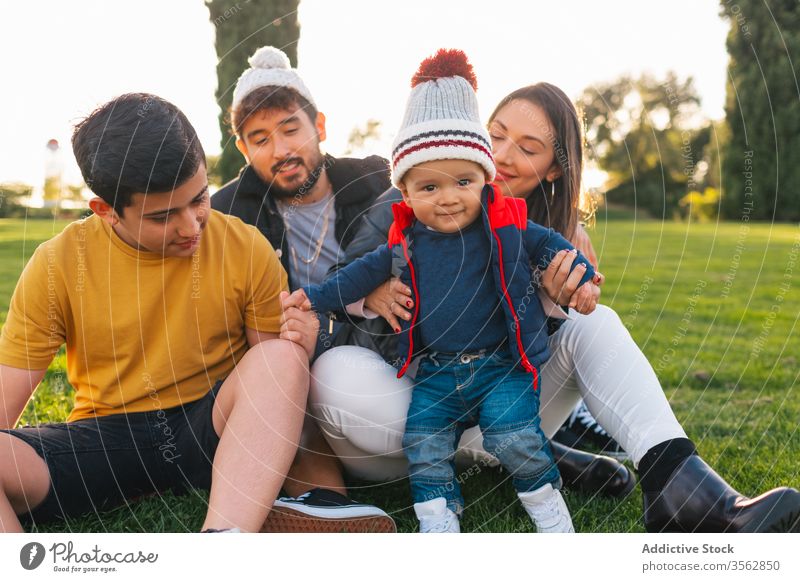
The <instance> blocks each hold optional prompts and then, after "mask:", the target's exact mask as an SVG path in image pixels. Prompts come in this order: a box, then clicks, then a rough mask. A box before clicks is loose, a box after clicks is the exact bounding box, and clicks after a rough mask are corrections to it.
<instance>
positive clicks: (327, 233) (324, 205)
mask: <svg viewBox="0 0 800 582" xmlns="http://www.w3.org/2000/svg"><path fill="white" fill-rule="evenodd" d="M277 205H278V211H279V212H280V213H281V216H283V222H284V224H285V225H286V238H287V239H288V243H289V264H290V265H291V269H290V270H291V273H290V275H291V278H290V279H291V280H290V285H291V287H292V289H293V290H294V289H296V288H298V287H300V286H302V285H319V284H320V283H322V281H323V280H324V279H325V275H326V274H327V272H328V270H329V269H330V268H331V267H332V266H333V265H334V264H336V262H337V261H339V260H340V257H339V255H340V253H341V250H342V249H341V247H340V246H339V243H338V242H337V241H336V232H335V231H336V228H335V227H336V208H335V207H334V204H333V192H328V194H327V195H326V196H325V197H324V198H323V199H322V200H319V201H318V202H314V203H312V204H297V203H293V201H289V202H285V201H283V200H279V201H278V203H277ZM320 239H322V241H321V243H322V246H321V248H319V251H317V249H318V247H319V244H320Z"/></svg>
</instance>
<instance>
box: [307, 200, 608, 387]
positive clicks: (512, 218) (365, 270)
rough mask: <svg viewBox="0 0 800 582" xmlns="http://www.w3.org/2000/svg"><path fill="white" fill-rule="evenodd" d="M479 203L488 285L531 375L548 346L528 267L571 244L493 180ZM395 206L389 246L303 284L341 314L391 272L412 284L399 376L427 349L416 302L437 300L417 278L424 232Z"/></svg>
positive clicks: (323, 308)
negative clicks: (487, 249)
mask: <svg viewBox="0 0 800 582" xmlns="http://www.w3.org/2000/svg"><path fill="white" fill-rule="evenodd" d="M482 202H483V212H482V223H483V226H484V228H483V232H484V240H486V241H487V243H488V244H489V246H490V252H489V254H490V260H491V272H492V281H493V287H494V291H495V293H496V297H497V302H499V303H500V305H502V308H503V314H504V318H503V319H504V322H505V327H506V336H507V337H508V339H509V346H510V348H511V352H512V355H513V356H514V357H515V358H516V359H517V361H518V363H519V366H520V367H521V368H522V369H524V370H527V371H529V372H532V373H533V374H534V379H536V378H537V377H538V374H537V372H536V366H540V365H541V364H542V363H544V362H545V361H546V360H547V358H548V357H549V355H550V354H549V351H548V348H547V330H546V325H545V324H546V317H545V314H544V310H543V309H542V306H541V303H540V302H539V298H538V296H537V293H536V286H535V285H534V284H533V283H532V279H531V276H532V269H535V268H542V269H543V268H545V267H546V266H547V265H548V264H549V263H550V261H551V260H552V259H553V257H554V256H555V254H556V253H557V252H558V251H560V250H562V249H572V248H573V247H572V245H571V244H570V243H569V242H568V241H567V240H566V239H565V238H564V237H562V236H561V235H560V234H558V233H556V232H555V231H554V230H552V229H548V228H544V227H543V226H540V225H538V224H535V223H534V222H532V221H529V220H527V218H526V213H527V208H526V207H525V201H524V200H519V199H514V198H505V197H504V196H503V195H502V194H501V192H500V190H499V189H498V188H497V187H496V186H493V185H490V184H487V186H486V187H485V188H484V191H483V200H482ZM393 211H394V214H395V221H394V223H393V224H392V228H391V230H390V233H389V243H388V244H387V245H383V246H381V247H379V248H377V249H376V250H374V251H372V252H371V253H368V254H367V255H364V256H363V257H361V258H360V259H358V260H356V261H354V262H353V263H351V264H349V265H347V266H346V267H344V268H343V269H340V270H338V271H336V272H335V273H334V274H333V275H332V276H331V277H330V278H329V279H327V280H326V281H325V282H324V283H323V284H322V285H318V286H317V285H315V286H309V287H306V288H305V290H306V293H307V294H308V297H309V299H310V300H311V303H312V305H313V306H314V309H315V310H317V311H319V312H323V313H324V312H340V311H343V310H344V308H345V306H347V305H349V304H350V303H354V302H356V301H358V300H359V299H361V298H363V297H365V296H367V295H368V294H369V293H371V292H372V291H373V290H375V289H376V288H377V287H378V286H380V285H381V284H382V283H384V282H385V281H386V280H387V279H388V278H389V277H392V276H394V277H399V278H400V279H401V280H402V281H403V282H405V283H407V284H408V285H409V287H410V288H411V289H412V298H413V299H414V303H415V307H414V316H413V318H412V320H411V321H410V322H406V321H403V322H401V325H402V329H401V333H402V334H403V335H401V336H400V346H399V351H400V358H399V361H398V364H399V365H401V366H402V367H401V369H400V372H399V373H398V376H401V375H403V373H405V370H406V368H407V366H408V363H409V361H410V360H411V358H412V357H413V356H414V355H416V354H418V353H421V352H422V351H423V350H425V349H430V346H426V345H425V344H424V342H423V340H422V338H423V337H424V334H422V333H421V329H420V325H419V324H418V321H419V320H420V311H421V309H423V308H421V305H422V304H423V303H426V302H428V301H432V302H434V304H435V302H436V300H437V299H436V298H435V297H430V298H429V297H427V296H426V295H425V289H426V288H425V282H424V281H422V280H421V279H420V278H418V274H419V272H420V270H419V265H418V264H417V262H418V261H417V258H416V254H417V253H420V252H421V253H423V255H422V256H423V258H424V257H426V256H427V253H428V249H421V248H419V245H420V244H424V241H425V238H424V237H423V238H422V239H420V240H417V237H416V236H415V229H414V228H413V227H414V224H415V223H416V219H415V218H414V215H413V212H412V211H411V209H410V208H409V207H408V206H407V205H405V204H404V203H400V204H395V205H394V207H393ZM430 252H432V253H435V252H436V249H431V251H430ZM456 260H458V259H456ZM578 264H583V265H585V266H586V273H585V274H584V276H583V277H582V278H581V282H580V284H581V285H583V284H584V283H585V282H587V281H589V280H591V278H592V277H594V269H593V268H592V266H591V264H590V263H589V261H588V260H587V259H586V258H585V257H584V256H583V255H581V254H580V253H578V257H577V258H576V259H575V261H574V262H573V265H572V268H573V269H574V268H575V267H576V266H577V265H578ZM478 285H479V284H478ZM476 286H477V285H476V284H474V283H473V284H472V285H470V287H471V288H472V289H473V290H474V289H475V288H476ZM431 289H434V287H432V288H431ZM467 295H469V293H468V294H467ZM439 300H441V297H440V298H439ZM460 307H462V308H463V306H460ZM476 323H477V324H478V325H479V324H480V322H476ZM471 339H472V338H471V337H470V336H469V332H468V333H467V335H466V337H463V336H462V342H461V344H462V345H463V346H468V345H469V343H470V340H471ZM448 345H452V344H448ZM448 351H455V352H458V351H464V350H463V348H462V349H448Z"/></svg>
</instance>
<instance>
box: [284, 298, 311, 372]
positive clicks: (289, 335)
mask: <svg viewBox="0 0 800 582" xmlns="http://www.w3.org/2000/svg"><path fill="white" fill-rule="evenodd" d="M280 298H281V308H282V309H283V315H282V316H281V335H280V337H281V339H285V340H289V341H292V342H294V343H296V344H297V345H299V346H300V347H302V348H303V349H304V350H305V351H306V353H307V354H308V358H309V360H310V359H311V358H312V357H314V351H315V350H316V347H317V334H318V333H319V319H318V318H317V314H316V313H314V311H312V309H311V301H309V300H308V297H307V296H306V294H305V291H303V290H302V289H298V290H297V291H295V292H294V293H292V294H291V295H289V294H288V293H287V292H286V291H281V295H280Z"/></svg>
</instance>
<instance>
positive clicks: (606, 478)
mask: <svg viewBox="0 0 800 582" xmlns="http://www.w3.org/2000/svg"><path fill="white" fill-rule="evenodd" d="M550 448H551V449H552V451H553V457H555V460H556V464H557V465H558V470H559V471H560V472H561V478H562V479H563V480H564V484H565V485H566V486H567V487H569V488H573V489H577V490H578V491H581V492H583V493H590V494H595V493H600V494H601V495H608V496H609V497H624V496H625V495H627V494H628V493H630V492H631V491H633V487H634V485H636V477H634V476H633V472H632V471H629V470H628V468H627V467H626V466H625V465H623V464H622V463H620V462H619V461H615V460H614V459H612V458H610V457H604V456H602V455H594V454H592V453H587V452H585V451H579V450H576V449H571V448H569V447H567V446H565V445H562V444H561V443H558V442H556V441H550Z"/></svg>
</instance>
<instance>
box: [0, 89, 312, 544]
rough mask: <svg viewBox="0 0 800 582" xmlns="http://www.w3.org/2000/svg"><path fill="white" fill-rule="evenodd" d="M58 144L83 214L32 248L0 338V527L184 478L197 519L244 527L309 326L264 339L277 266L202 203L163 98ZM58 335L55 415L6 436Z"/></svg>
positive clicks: (291, 325)
mask: <svg viewBox="0 0 800 582" xmlns="http://www.w3.org/2000/svg"><path fill="white" fill-rule="evenodd" d="M72 143H73V149H74V151H75V157H76V158H77V160H78V164H79V166H80V168H81V171H82V173H83V176H84V179H85V180H86V183H87V184H88V185H89V187H90V188H91V189H92V190H93V192H94V193H95V194H96V195H97V197H96V198H93V199H92V200H91V201H90V203H89V205H90V207H91V209H92V210H93V212H94V215H93V216H91V217H89V218H87V219H85V220H81V221H78V222H76V223H73V224H71V225H69V226H68V227H67V228H66V229H65V230H64V232H62V233H61V234H60V235H58V236H56V237H55V238H53V239H52V240H50V241H47V242H46V243H44V244H42V245H41V246H40V247H39V248H38V249H37V250H36V252H35V253H34V255H33V257H32V258H31V260H30V262H29V263H28V265H27V266H26V268H25V271H24V272H23V274H22V276H21V278H20V280H19V283H18V285H17V288H16V290H15V291H14V296H13V298H12V300H11V305H10V308H9V313H8V319H7V321H6V324H5V326H4V327H3V329H2V335H1V336H0V390H1V391H2V400H0V428H2V434H0V475H2V476H3V478H2V479H0V530H5V531H22V529H21V523H20V520H19V517H23V518H25V519H31V520H33V521H34V522H42V521H46V520H49V519H53V518H60V517H66V516H73V515H78V514H81V513H84V512H86V511H92V510H94V511H97V510H101V509H105V508H108V507H111V506H114V505H117V504H120V503H122V502H123V501H124V500H125V499H129V498H133V497H138V496H141V495H145V494H148V493H154V492H161V491H165V490H178V491H180V490H184V489H187V488H189V487H200V488H210V497H209V508H208V514H207V516H206V520H205V524H204V525H203V529H205V530H225V529H237V528H238V529H240V530H242V531H258V530H259V529H260V528H261V527H262V524H263V523H264V520H265V518H266V516H267V514H268V511H269V508H270V507H271V505H272V502H273V501H274V500H275V498H276V496H277V494H278V492H279V490H280V488H281V485H282V483H283V480H284V477H285V475H286V474H287V471H288V469H289V467H290V465H291V462H292V459H293V457H294V455H295V452H296V443H297V442H298V438H299V436H300V429H301V426H302V423H303V416H304V415H303V413H304V410H305V403H306V396H307V390H308V355H309V353H310V352H311V351H312V350H313V347H314V343H313V342H314V339H315V326H316V325H318V324H317V323H316V318H315V317H314V316H313V314H311V313H309V312H306V311H302V310H300V309H297V308H293V309H290V310H289V311H287V312H286V315H285V316H284V317H285V323H284V326H285V327H284V330H283V331H285V332H286V331H295V332H296V331H298V330H300V331H302V332H303V333H302V334H300V336H302V337H303V338H308V340H310V341H305V342H304V343H307V344H310V345H300V344H298V343H293V342H290V341H287V340H283V339H279V334H280V333H281V331H282V328H281V325H282V316H281V303H280V295H281V294H282V293H284V292H285V290H286V286H287V283H286V273H285V272H284V270H283V268H282V267H281V264H280V262H279V261H278V259H277V257H276V255H275V252H274V251H273V250H272V248H271V247H270V245H269V243H268V242H267V241H266V240H265V239H264V237H263V236H261V234H260V233H259V232H258V231H257V230H256V229H255V228H253V227H251V226H246V225H245V224H244V223H242V222H241V221H240V220H238V219H236V218H231V217H228V216H225V215H222V214H220V213H218V212H216V211H212V210H210V208H209V193H208V181H207V176H206V165H205V156H204V153H203V149H202V147H201V145H200V142H199V140H198V138H197V135H196V133H195V131H194V129H193V128H192V126H191V124H190V123H189V121H188V120H187V119H186V117H185V116H184V115H183V114H182V113H181V112H180V111H179V110H178V109H177V108H176V107H175V106H174V105H172V104H170V103H168V102H166V101H164V100H163V99H160V98H159V97H156V96H154V95H147V94H129V95H123V96H122V97H119V98H117V99H115V100H113V101H111V102H109V103H107V104H106V105H104V106H102V107H100V108H99V109H98V110H96V111H95V112H94V113H92V114H91V115H90V116H89V117H88V118H87V119H85V120H84V121H82V122H81V123H80V124H79V125H78V126H77V127H76V129H75V133H74V134H73V138H72ZM63 344H66V350H67V372H68V377H69V380H70V382H71V383H72V385H73V386H74V387H75V407H74V410H73V411H72V413H71V415H70V417H69V421H68V422H67V423H61V424H51V425H42V426H39V427H23V428H19V429H13V427H14V426H15V425H16V423H17V421H18V419H19V417H20V415H21V413H22V411H23V409H24V407H25V404H26V403H27V401H28V399H29V398H30V396H31V394H32V392H33V391H34V390H35V389H36V386H37V385H38V383H39V381H40V380H41V379H42V377H43V376H44V373H45V370H46V369H47V366H48V364H49V363H50V361H51V360H52V358H53V356H54V355H55V353H56V352H57V350H58V349H59V348H60V346H61V345H63ZM212 460H213V463H212ZM18 516H19V517H18Z"/></svg>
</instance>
